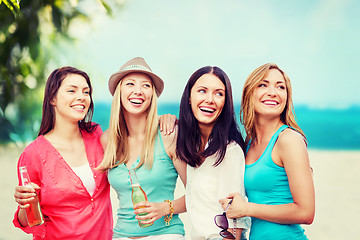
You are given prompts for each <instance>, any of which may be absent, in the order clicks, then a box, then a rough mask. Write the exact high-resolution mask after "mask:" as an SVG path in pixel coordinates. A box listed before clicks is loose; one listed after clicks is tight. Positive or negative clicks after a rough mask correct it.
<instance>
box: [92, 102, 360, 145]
mask: <svg viewBox="0 0 360 240" xmlns="http://www.w3.org/2000/svg"><path fill="white" fill-rule="evenodd" d="M179 105H180V103H179V102H170V103H159V104H158V114H159V115H163V114H167V113H170V114H173V115H176V116H178V114H179ZM234 107H235V113H236V119H237V122H238V124H239V127H240V129H241V131H242V133H244V130H243V127H242V125H241V124H240V121H239V112H240V104H235V105H234ZM110 109H111V103H107V102H97V103H96V104H95V111H94V116H93V121H94V122H96V123H98V124H100V126H101V127H102V129H103V130H105V129H107V128H108V126H109V118H110ZM294 109H295V114H296V121H297V123H298V125H299V126H300V128H301V129H302V130H303V132H304V133H305V135H306V138H307V140H308V148H309V149H314V150H317V149H318V150H360V124H359V123H360V105H356V104H354V105H348V106H336V107H334V108H329V107H325V106H308V105H304V104H300V105H295V106H294Z"/></svg>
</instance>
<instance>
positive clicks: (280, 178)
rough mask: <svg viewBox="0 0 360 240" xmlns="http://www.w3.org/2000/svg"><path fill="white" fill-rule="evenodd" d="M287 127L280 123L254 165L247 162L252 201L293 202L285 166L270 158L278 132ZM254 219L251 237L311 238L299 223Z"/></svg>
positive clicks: (255, 239) (259, 239)
mask: <svg viewBox="0 0 360 240" xmlns="http://www.w3.org/2000/svg"><path fill="white" fill-rule="evenodd" d="M288 127H289V126H287V125H283V126H281V127H280V128H279V129H278V130H277V131H276V133H275V134H274V135H273V136H272V137H271V140H270V142H269V144H268V145H267V147H266V149H265V151H264V152H263V153H262V155H261V156H260V158H259V159H258V160H257V161H256V162H254V163H253V164H249V165H245V175H244V185H245V190H246V195H247V197H248V199H249V202H253V203H258V204H268V205H279V204H287V203H292V202H294V201H293V198H292V195H291V192H290V187H289V181H288V178H287V175H286V172H285V169H284V168H283V167H280V166H278V165H277V164H275V163H274V161H273V159H272V157H271V153H272V150H273V148H274V145H275V143H276V141H277V139H278V137H279V134H280V133H281V132H282V131H284V130H285V129H286V128H288ZM250 144H251V143H249V145H248V147H247V150H246V152H247V151H248V149H249V147H250ZM251 220H252V222H251V224H252V225H251V230H250V240H267V239H269V240H270V239H271V240H273V239H276V240H282V239H283V240H291V239H298V240H300V239H301V240H304V239H308V238H307V237H306V236H305V234H304V229H303V228H302V227H301V226H300V225H299V224H278V223H273V222H269V221H265V220H261V219H258V218H252V219H251Z"/></svg>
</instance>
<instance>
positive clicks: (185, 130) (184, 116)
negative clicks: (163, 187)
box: [176, 66, 245, 167]
mask: <svg viewBox="0 0 360 240" xmlns="http://www.w3.org/2000/svg"><path fill="white" fill-rule="evenodd" d="M207 73H210V74H213V75H215V76H217V77H218V78H219V79H220V80H221V82H222V83H223V84H224V85H225V104H224V107H223V110H222V112H221V114H220V115H219V117H218V119H217V120H216V123H215V125H214V127H213V129H212V131H211V133H210V136H209V145H208V147H207V148H206V149H205V150H204V151H202V152H199V149H200V145H201V138H200V130H199V125H198V122H197V120H196V118H195V116H194V114H193V112H192V110H191V106H190V103H189V99H190V92H191V89H192V87H193V86H194V84H195V82H196V81H197V80H198V79H199V78H200V77H201V76H202V75H204V74H207ZM230 141H235V142H237V143H238V144H239V145H240V147H241V148H242V149H243V150H244V148H245V143H244V139H243V137H242V136H241V133H240V130H239V127H238V125H237V124H236V116H235V111H234V104H233V98H232V90H231V84H230V80H229V78H228V76H227V75H226V73H225V72H224V71H223V70H221V69H220V68H219V67H211V66H206V67H202V68H200V69H198V70H197V71H196V72H194V73H193V74H192V75H191V77H190V78H189V81H188V82H187V84H186V86H185V89H184V92H183V95H182V97H181V103H180V113H179V128H178V137H177V145H176V154H177V156H178V157H179V158H180V159H181V160H182V161H184V162H186V163H187V164H189V165H190V166H192V167H197V166H200V165H201V163H202V160H201V159H202V158H206V157H208V156H211V155H213V154H217V160H216V162H215V164H214V166H218V165H219V164H220V163H221V162H222V161H223V159H224V156H225V153H226V147H227V144H228V143H230Z"/></svg>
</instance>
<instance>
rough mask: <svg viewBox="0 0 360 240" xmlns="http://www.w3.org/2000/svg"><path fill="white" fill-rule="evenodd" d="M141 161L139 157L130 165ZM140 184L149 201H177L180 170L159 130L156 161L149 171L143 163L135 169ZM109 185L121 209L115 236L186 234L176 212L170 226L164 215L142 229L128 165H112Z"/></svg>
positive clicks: (119, 209)
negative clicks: (132, 193)
mask: <svg viewBox="0 0 360 240" xmlns="http://www.w3.org/2000/svg"><path fill="white" fill-rule="evenodd" d="M138 164H139V158H138V159H137V160H136V161H135V162H134V164H133V165H132V166H131V168H135V167H136V166H137V165H138ZM136 175H137V177H138V179H139V182H140V185H141V187H142V188H143V190H144V191H145V193H146V195H147V197H148V201H149V202H163V201H164V200H166V199H169V200H174V190H175V185H176V180H177V176H178V173H177V171H176V169H175V167H174V165H173V162H172V160H171V158H170V157H169V156H168V155H167V153H166V151H165V148H164V145H163V142H162V138H161V136H160V132H158V136H157V137H156V141H155V151H154V162H153V166H152V168H151V169H150V170H149V169H147V168H146V167H145V166H144V165H143V166H141V167H140V168H138V169H136ZM108 179H109V183H110V185H111V186H112V187H113V188H114V189H115V191H116V192H117V197H118V199H119V208H118V209H117V222H116V225H115V228H114V233H113V237H114V238H115V237H139V236H150V235H159V234H181V235H185V231H184V225H183V223H182V221H181V220H180V218H179V216H178V214H174V215H173V217H172V219H171V221H170V225H169V226H166V225H165V221H164V217H162V218H160V219H158V220H156V221H155V222H154V224H153V225H152V226H150V227H146V228H141V227H140V226H139V224H138V221H137V219H135V214H134V208H133V204H132V201H131V184H130V176H129V169H128V168H127V167H126V165H125V164H121V165H119V166H117V167H115V168H112V169H111V170H109V172H108Z"/></svg>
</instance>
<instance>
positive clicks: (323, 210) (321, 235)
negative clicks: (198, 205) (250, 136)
mask: <svg viewBox="0 0 360 240" xmlns="http://www.w3.org/2000/svg"><path fill="white" fill-rule="evenodd" d="M22 149H23V147H17V146H14V145H7V146H0V156H1V157H0V172H1V183H0V184H1V194H0V201H1V206H0V212H1V224H0V240H25V239H32V236H30V235H27V234H25V233H23V232H22V231H21V230H19V229H16V228H15V227H14V226H13V224H12V219H13V215H14V212H15V210H16V207H17V204H16V203H15V201H14V197H13V194H14V187H15V186H16V185H17V176H16V164H17V160H18V158H19V156H20V153H21V151H22ZM309 155H310V161H311V165H312V167H313V169H314V182H315V191H316V215H315V220H314V222H313V224H312V225H309V226H303V227H304V228H305V231H306V234H307V236H308V238H309V239H314V240H328V239H356V238H358V232H359V231H358V229H357V227H356V226H358V225H359V224H360V220H358V216H360V204H359V203H360V191H359V185H360V174H359V169H360V151H320V150H309ZM183 192H184V189H183V187H182V185H181V184H178V187H177V189H176V195H177V196H179V195H181V194H182V193H183ZM112 200H113V207H114V208H115V207H116V206H117V204H118V203H117V199H116V197H115V195H114V192H112ZM115 210H116V209H114V212H115ZM181 218H182V219H183V221H184V224H185V230H186V236H187V239H190V237H189V234H190V226H189V221H188V219H187V215H186V213H184V214H181Z"/></svg>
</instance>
